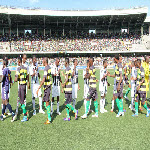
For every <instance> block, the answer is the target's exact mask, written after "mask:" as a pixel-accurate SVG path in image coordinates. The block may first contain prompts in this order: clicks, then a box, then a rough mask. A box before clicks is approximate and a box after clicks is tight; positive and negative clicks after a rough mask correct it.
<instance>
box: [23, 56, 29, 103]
mask: <svg viewBox="0 0 150 150" xmlns="http://www.w3.org/2000/svg"><path fill="white" fill-rule="evenodd" d="M22 65H23V66H24V67H26V68H27V82H26V83H27V85H26V86H27V87H26V94H27V91H28V89H30V81H29V65H28V63H27V55H26V54H23V57H22ZM24 103H25V106H26V98H25V101H24Z"/></svg>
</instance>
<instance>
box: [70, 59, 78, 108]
mask: <svg viewBox="0 0 150 150" xmlns="http://www.w3.org/2000/svg"><path fill="white" fill-rule="evenodd" d="M73 64H74V66H73V67H72V68H71V71H72V99H73V108H75V104H76V99H77V94H78V90H80V86H79V82H78V68H77V65H78V60H77V59H74V60H73Z"/></svg>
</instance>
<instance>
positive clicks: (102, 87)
mask: <svg viewBox="0 0 150 150" xmlns="http://www.w3.org/2000/svg"><path fill="white" fill-rule="evenodd" d="M107 75H108V71H107V60H106V59H104V61H103V67H102V68H101V69H100V81H99V91H100V92H101V99H100V112H101V113H104V112H107V110H106V109H105V96H106V94H107Z"/></svg>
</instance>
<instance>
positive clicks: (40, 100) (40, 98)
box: [39, 97, 42, 110]
mask: <svg viewBox="0 0 150 150" xmlns="http://www.w3.org/2000/svg"><path fill="white" fill-rule="evenodd" d="M39 107H40V110H42V97H39Z"/></svg>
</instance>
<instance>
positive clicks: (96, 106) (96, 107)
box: [94, 100, 98, 115]
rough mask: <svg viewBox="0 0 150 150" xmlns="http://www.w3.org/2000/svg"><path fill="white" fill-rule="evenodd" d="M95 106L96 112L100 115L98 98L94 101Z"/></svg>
mask: <svg viewBox="0 0 150 150" xmlns="http://www.w3.org/2000/svg"><path fill="white" fill-rule="evenodd" d="M94 106H95V114H96V115H98V102H97V100H96V101H94Z"/></svg>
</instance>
